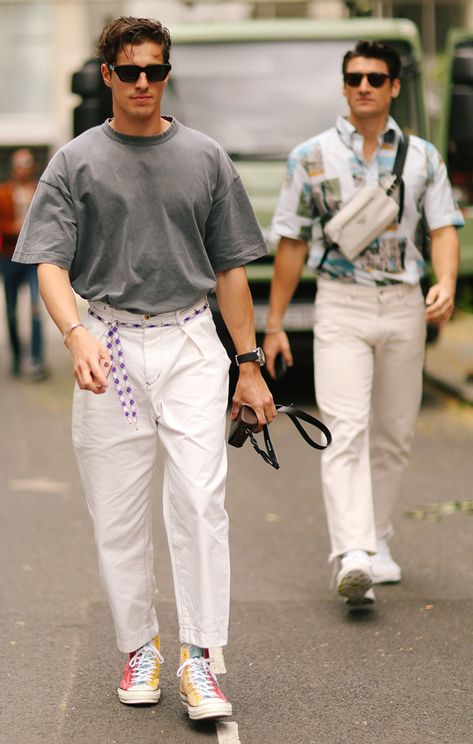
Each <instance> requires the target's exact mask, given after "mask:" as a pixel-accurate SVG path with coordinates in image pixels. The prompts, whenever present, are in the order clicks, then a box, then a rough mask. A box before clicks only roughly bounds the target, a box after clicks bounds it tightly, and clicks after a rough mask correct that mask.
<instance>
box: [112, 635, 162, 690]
mask: <svg viewBox="0 0 473 744" xmlns="http://www.w3.org/2000/svg"><path fill="white" fill-rule="evenodd" d="M162 663H163V657H162V656H161V653H160V651H159V636H156V638H153V640H152V641H149V643H146V644H145V645H144V646H141V648H139V649H138V650H137V651H133V652H132V653H131V654H130V658H129V659H128V661H127V662H126V664H125V669H124V670H123V677H122V681H121V682H120V686H119V688H118V697H119V698H120V700H121V702H122V703H126V704H127V705H142V704H143V703H157V702H158V701H159V698H160V696H161V690H160V689H159V672H160V667H161V664H162Z"/></svg>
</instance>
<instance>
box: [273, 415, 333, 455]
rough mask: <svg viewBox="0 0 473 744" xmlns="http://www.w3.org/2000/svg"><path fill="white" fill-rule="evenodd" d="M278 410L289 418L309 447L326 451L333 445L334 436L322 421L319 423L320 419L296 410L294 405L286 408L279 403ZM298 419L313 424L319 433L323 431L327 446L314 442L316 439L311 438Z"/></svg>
mask: <svg viewBox="0 0 473 744" xmlns="http://www.w3.org/2000/svg"><path fill="white" fill-rule="evenodd" d="M276 410H277V411H280V412H281V413H285V414H287V416H289V418H290V419H291V421H292V423H293V424H294V426H295V427H296V429H297V430H298V432H299V434H300V435H301V437H302V438H303V439H304V440H305V441H306V442H307V444H308V445H310V446H311V447H314V449H318V450H324V449H327V447H328V446H329V445H330V444H331V443H332V434H331V432H330V429H329V428H328V426H325V424H324V423H322V421H319V419H318V418H315V416H312V415H311V414H310V413H307V412H306V411H302V410H301V409H300V408H295V407H294V406H292V405H288V406H285V405H281V404H279V403H276ZM298 419H301V420H302V421H305V422H306V423H307V424H311V426H315V427H316V428H317V429H319V431H321V432H322V434H323V435H324V437H325V444H319V443H318V442H316V441H314V439H312V437H311V436H309V434H308V433H307V432H306V430H305V429H304V427H303V426H302V424H301V423H300V422H299V421H298Z"/></svg>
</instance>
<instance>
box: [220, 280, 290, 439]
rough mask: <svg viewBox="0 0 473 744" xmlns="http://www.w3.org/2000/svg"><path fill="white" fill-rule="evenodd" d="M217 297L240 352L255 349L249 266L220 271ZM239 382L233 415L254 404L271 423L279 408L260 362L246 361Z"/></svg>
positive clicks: (242, 366)
mask: <svg viewBox="0 0 473 744" xmlns="http://www.w3.org/2000/svg"><path fill="white" fill-rule="evenodd" d="M216 293H217V299H218V304H219V308H220V312H221V313H222V317H223V319H224V321H225V325H226V326H227V328H228V331H229V333H230V336H231V337H232V341H233V343H234V345H235V349H236V351H237V353H238V354H244V353H245V352H248V351H252V350H253V349H254V348H255V346H256V334H255V324H254V312H253V300H252V297H251V292H250V289H249V287H248V280H247V278H246V270H245V268H244V267H243V266H239V267H237V268H235V269H231V270H230V271H223V272H219V273H218V274H217V288H216ZM238 372H239V374H238V382H237V386H236V389H235V395H234V396H233V403H232V418H235V417H236V416H237V414H238V411H239V409H240V406H241V405H243V404H247V405H249V406H251V407H252V408H253V409H254V411H255V413H256V415H257V417H258V422H259V425H260V426H262V425H263V424H264V423H266V422H267V423H270V422H271V421H272V420H273V418H274V416H275V415H276V409H275V406H274V402H273V396H272V395H271V393H270V391H269V389H268V386H267V385H266V382H265V381H264V379H263V377H262V375H261V368H260V366H259V364H258V363H257V362H246V363H243V364H241V365H240V367H239V370H238Z"/></svg>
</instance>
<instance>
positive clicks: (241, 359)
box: [235, 346, 266, 367]
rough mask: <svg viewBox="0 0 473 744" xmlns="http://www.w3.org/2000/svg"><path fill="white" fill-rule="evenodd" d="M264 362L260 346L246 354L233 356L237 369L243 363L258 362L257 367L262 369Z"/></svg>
mask: <svg viewBox="0 0 473 744" xmlns="http://www.w3.org/2000/svg"><path fill="white" fill-rule="evenodd" d="M265 361H266V359H265V356H264V351H263V349H262V348H261V346H258V348H257V349H255V350H254V351H249V352H248V353H247V354H236V356H235V362H236V363H237V367H239V366H240V364H244V363H245V362H258V364H259V366H260V367H262V366H263V364H264V363H265Z"/></svg>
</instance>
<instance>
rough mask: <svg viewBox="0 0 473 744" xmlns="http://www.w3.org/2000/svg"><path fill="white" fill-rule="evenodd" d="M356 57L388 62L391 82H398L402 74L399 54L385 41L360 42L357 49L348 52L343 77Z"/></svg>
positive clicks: (345, 57) (343, 65) (344, 60)
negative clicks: (350, 62) (349, 63)
mask: <svg viewBox="0 0 473 744" xmlns="http://www.w3.org/2000/svg"><path fill="white" fill-rule="evenodd" d="M355 57H366V58H370V57H371V58H374V59H382V60H383V62H386V66H387V68H388V74H389V77H390V79H391V80H396V78H398V77H399V75H400V74H401V58H400V56H399V54H398V52H397V51H396V49H394V47H392V46H390V45H389V44H385V43H384V41H359V42H358V43H357V45H356V47H355V48H354V49H352V50H350V51H349V52H347V53H346V54H345V56H344V58H343V64H342V73H343V75H345V73H346V70H347V64H348V62H349V61H350V60H351V59H355Z"/></svg>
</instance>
